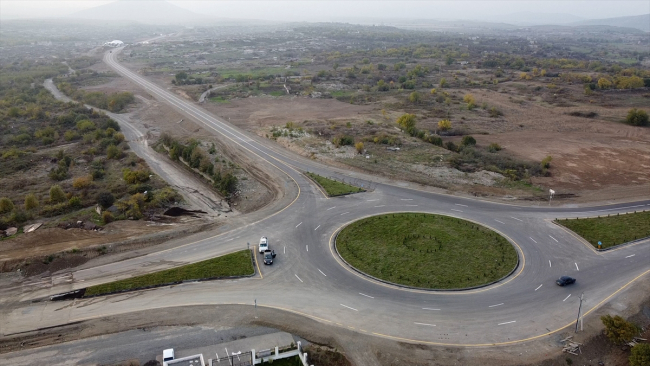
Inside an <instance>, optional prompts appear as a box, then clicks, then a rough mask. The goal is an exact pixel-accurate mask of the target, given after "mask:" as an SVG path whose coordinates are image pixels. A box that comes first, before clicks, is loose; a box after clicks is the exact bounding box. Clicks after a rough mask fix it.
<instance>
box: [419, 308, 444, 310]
mask: <svg viewBox="0 0 650 366" xmlns="http://www.w3.org/2000/svg"><path fill="white" fill-rule="evenodd" d="M422 310H440V309H432V308H422Z"/></svg>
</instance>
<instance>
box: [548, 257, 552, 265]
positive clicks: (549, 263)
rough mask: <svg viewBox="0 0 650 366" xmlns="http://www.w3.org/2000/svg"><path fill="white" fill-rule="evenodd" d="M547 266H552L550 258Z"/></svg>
mask: <svg viewBox="0 0 650 366" xmlns="http://www.w3.org/2000/svg"><path fill="white" fill-rule="evenodd" d="M548 266H549V267H553V266H552V265H551V260H550V259H549V260H548Z"/></svg>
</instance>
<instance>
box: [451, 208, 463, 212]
mask: <svg viewBox="0 0 650 366" xmlns="http://www.w3.org/2000/svg"><path fill="white" fill-rule="evenodd" d="M451 210H452V211H456V212H463V211H461V210H454V209H453V208H452V209H451Z"/></svg>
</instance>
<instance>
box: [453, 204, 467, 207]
mask: <svg viewBox="0 0 650 366" xmlns="http://www.w3.org/2000/svg"><path fill="white" fill-rule="evenodd" d="M456 206H463V207H468V206H467V205H463V204H461V203H457V204H456Z"/></svg>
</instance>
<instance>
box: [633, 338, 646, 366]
mask: <svg viewBox="0 0 650 366" xmlns="http://www.w3.org/2000/svg"><path fill="white" fill-rule="evenodd" d="M648 365H650V344H648V343H639V344H637V345H636V346H634V347H632V352H631V353H630V366H648Z"/></svg>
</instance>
